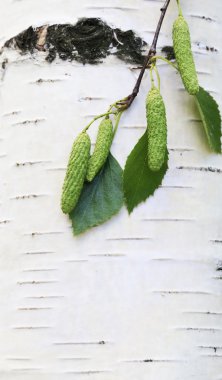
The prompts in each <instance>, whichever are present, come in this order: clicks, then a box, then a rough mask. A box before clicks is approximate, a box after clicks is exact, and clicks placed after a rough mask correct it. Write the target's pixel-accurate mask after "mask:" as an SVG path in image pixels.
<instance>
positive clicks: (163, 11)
mask: <svg viewBox="0 0 222 380" xmlns="http://www.w3.org/2000/svg"><path fill="white" fill-rule="evenodd" d="M169 4H170V0H166V2H165V4H164V6H163V7H162V8H161V9H160V11H161V15H160V19H159V22H158V24H157V27H156V31H155V34H154V37H153V42H152V45H151V47H150V49H149V52H148V54H147V56H146V58H145V61H144V64H143V67H142V69H141V71H140V74H139V76H138V79H137V81H136V84H135V86H134V89H133V92H132V93H131V94H130V95H129V96H127V97H126V98H125V99H124V100H123V101H120V102H118V103H117V104H118V105H119V106H122V107H121V108H122V110H126V109H127V108H129V107H130V106H131V104H132V103H133V101H134V99H135V98H136V96H137V94H138V93H139V90H140V85H141V82H142V79H143V75H144V73H145V71H146V68H147V66H148V65H149V63H150V60H151V58H152V57H154V56H155V54H156V45H157V41H158V38H159V34H160V30H161V27H162V23H163V20H164V16H165V14H166V11H167V8H168V6H169Z"/></svg>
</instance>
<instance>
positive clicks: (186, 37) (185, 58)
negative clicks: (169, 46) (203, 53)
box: [173, 15, 199, 95]
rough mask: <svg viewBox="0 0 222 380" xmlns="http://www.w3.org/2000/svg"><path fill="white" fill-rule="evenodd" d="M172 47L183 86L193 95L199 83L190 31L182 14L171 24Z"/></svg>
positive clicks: (196, 91) (197, 89)
mask: <svg viewBox="0 0 222 380" xmlns="http://www.w3.org/2000/svg"><path fill="white" fill-rule="evenodd" d="M173 48H174V52H175V57H176V62H177V65H178V68H179V72H180V75H181V78H182V81H183V84H184V87H185V89H186V90H187V92H188V93H189V94H190V95H195V94H197V93H198V91H199V84H198V78H197V73H196V68H195V63H194V59H193V54H192V50H191V41H190V31H189V27H188V24H187V22H186V20H185V19H184V17H183V16H182V15H179V16H178V18H177V19H176V20H175V21H174V24H173Z"/></svg>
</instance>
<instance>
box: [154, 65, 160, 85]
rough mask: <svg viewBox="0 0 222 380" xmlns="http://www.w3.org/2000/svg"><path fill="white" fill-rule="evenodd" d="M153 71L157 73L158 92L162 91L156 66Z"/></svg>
mask: <svg viewBox="0 0 222 380" xmlns="http://www.w3.org/2000/svg"><path fill="white" fill-rule="evenodd" d="M153 69H154V71H155V73H156V77H157V82H158V90H159V91H160V75H159V72H158V70H157V67H156V65H154V66H153Z"/></svg>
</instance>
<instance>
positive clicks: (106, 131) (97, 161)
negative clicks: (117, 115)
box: [86, 119, 113, 182]
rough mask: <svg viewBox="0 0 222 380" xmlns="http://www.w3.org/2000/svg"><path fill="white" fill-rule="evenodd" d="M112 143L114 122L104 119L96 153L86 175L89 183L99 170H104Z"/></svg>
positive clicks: (99, 132) (99, 131) (100, 127)
mask: <svg viewBox="0 0 222 380" xmlns="http://www.w3.org/2000/svg"><path fill="white" fill-rule="evenodd" d="M112 141H113V125H112V122H111V120H110V119H103V120H102V121H101V123H100V125H99V130H98V134H97V138H96V144H95V149H94V152H93V154H92V156H91V157H90V159H89V165H88V170H87V174H86V179H87V181H89V182H91V181H92V180H93V178H94V177H95V176H96V174H97V173H98V172H99V170H100V169H101V168H102V166H103V165H104V164H105V162H106V159H107V157H108V155H109V151H110V147H111V144H112Z"/></svg>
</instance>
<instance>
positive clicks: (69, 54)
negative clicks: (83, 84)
mask: <svg viewBox="0 0 222 380" xmlns="http://www.w3.org/2000/svg"><path fill="white" fill-rule="evenodd" d="M43 29H44V35H43V36H42V38H41V46H40V45H39V44H38V41H39V36H40V34H41V33H42V30H43ZM146 46H147V44H146V42H145V41H143V40H142V39H141V38H140V37H139V36H137V35H136V34H135V33H134V32H133V31H132V30H126V31H122V30H121V29H119V28H112V27H111V26H109V25H108V24H107V23H106V22H104V21H103V20H101V19H99V18H82V19H80V20H79V21H78V22H77V23H76V24H75V25H72V24H55V25H50V26H47V25H45V26H40V27H38V28H33V27H32V26H30V27H29V28H28V29H26V30H25V31H23V32H21V33H19V34H18V35H17V36H15V37H13V38H11V39H9V40H8V41H7V42H6V43H5V45H4V47H6V48H14V49H18V50H19V51H20V53H21V54H27V53H28V52H29V53H31V54H33V53H34V52H35V51H36V50H44V51H46V52H47V53H48V55H47V57H46V60H47V61H48V62H53V61H54V60H55V58H56V57H57V56H58V57H59V58H60V59H62V60H68V61H73V60H75V61H78V62H80V63H83V64H86V63H89V64H98V63H101V62H102V61H103V59H104V58H106V57H107V56H108V55H110V54H111V55H115V56H117V57H118V58H119V59H120V60H123V61H125V62H128V63H137V64H142V63H143V62H144V53H145V51H144V50H146V49H145V48H146Z"/></svg>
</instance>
